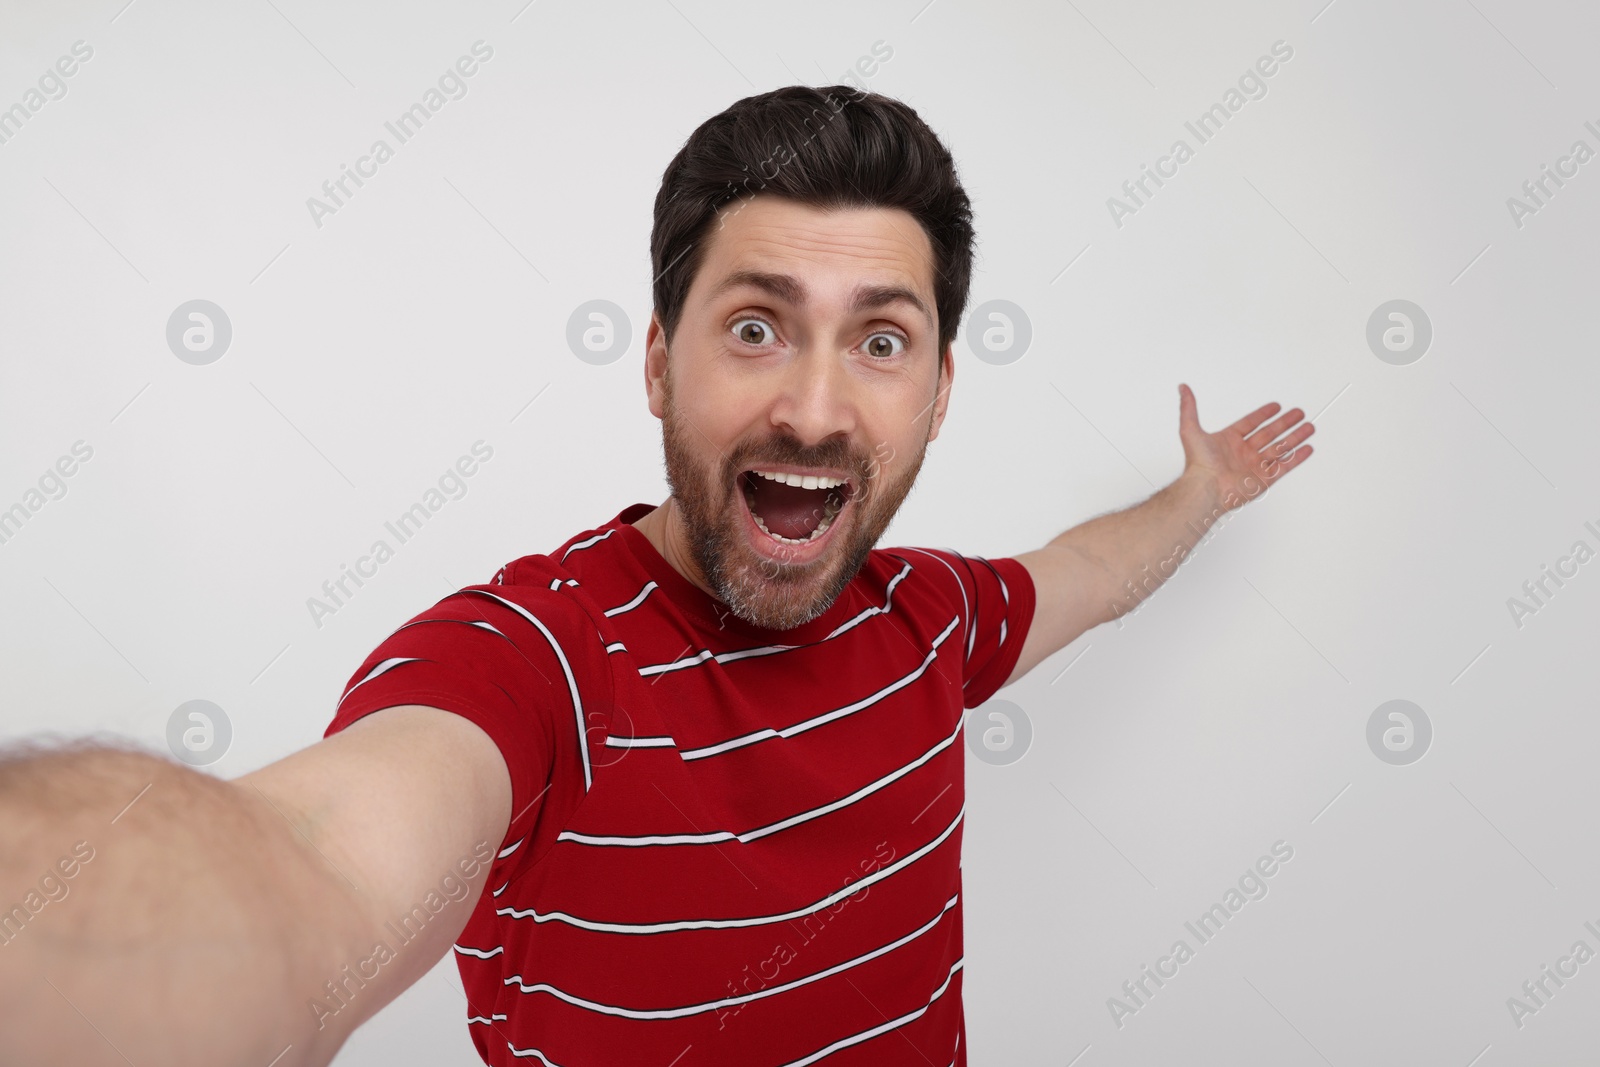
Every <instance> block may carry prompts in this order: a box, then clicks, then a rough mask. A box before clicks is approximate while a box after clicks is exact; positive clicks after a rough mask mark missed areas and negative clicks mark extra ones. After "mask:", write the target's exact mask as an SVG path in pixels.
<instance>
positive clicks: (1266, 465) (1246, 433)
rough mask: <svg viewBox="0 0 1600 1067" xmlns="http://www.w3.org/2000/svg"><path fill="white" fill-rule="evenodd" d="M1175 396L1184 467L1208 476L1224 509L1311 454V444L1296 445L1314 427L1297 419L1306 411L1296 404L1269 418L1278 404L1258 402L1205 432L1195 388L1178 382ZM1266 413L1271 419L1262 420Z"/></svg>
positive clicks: (1257, 492)
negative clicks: (1237, 417) (1238, 416)
mask: <svg viewBox="0 0 1600 1067" xmlns="http://www.w3.org/2000/svg"><path fill="white" fill-rule="evenodd" d="M1178 397H1179V401H1178V436H1179V438H1180V439H1181V440H1182V441H1183V455H1184V460H1185V464H1184V472H1183V473H1184V475H1185V476H1188V477H1191V478H1195V479H1202V480H1204V481H1205V482H1207V483H1208V484H1209V485H1210V486H1211V487H1212V489H1213V490H1214V491H1215V493H1216V497H1215V499H1216V500H1217V501H1218V503H1219V504H1220V505H1221V506H1222V507H1224V508H1225V509H1229V510H1231V509H1233V508H1237V507H1240V506H1242V505H1243V504H1245V503H1248V502H1249V501H1250V500H1253V499H1254V498H1256V497H1258V496H1260V495H1261V494H1262V493H1263V492H1265V491H1266V489H1267V488H1268V487H1269V486H1271V485H1272V484H1273V483H1274V482H1276V481H1277V480H1278V479H1279V478H1282V477H1283V476H1284V475H1285V474H1287V473H1289V472H1290V471H1292V470H1294V469H1295V468H1296V467H1298V466H1299V465H1300V464H1302V463H1304V462H1305V461H1306V460H1307V459H1308V458H1310V456H1311V451H1312V449H1311V446H1310V445H1306V446H1305V447H1304V448H1301V447H1300V444H1301V442H1303V441H1304V440H1305V439H1306V438H1308V437H1310V436H1311V435H1312V434H1313V433H1314V432H1316V427H1315V426H1313V425H1312V424H1311V423H1309V422H1302V420H1303V419H1304V418H1305V412H1303V411H1301V410H1300V409H1299V408H1294V409H1292V410H1290V411H1288V412H1286V413H1284V414H1283V415H1279V416H1278V417H1277V418H1275V419H1273V418H1272V416H1274V415H1277V414H1278V411H1279V410H1280V409H1281V408H1282V407H1283V405H1281V404H1278V403H1271V404H1263V405H1262V406H1261V407H1259V408H1256V410H1254V411H1252V412H1251V413H1250V414H1248V415H1246V416H1244V418H1242V419H1240V420H1239V421H1237V422H1235V423H1233V424H1232V425H1231V426H1225V427H1223V428H1222V429H1220V430H1218V431H1216V432H1215V433H1207V432H1206V431H1204V430H1202V429H1201V428H1200V417H1199V415H1198V413H1197V412H1196V410H1195V399H1194V390H1192V389H1190V388H1189V387H1188V386H1187V385H1181V384H1180V385H1179V386H1178ZM1268 419H1272V421H1271V422H1267V420H1268ZM1291 430H1292V431H1293V432H1289V431H1291ZM1285 433H1287V434H1288V435H1287V436H1284V434H1285Z"/></svg>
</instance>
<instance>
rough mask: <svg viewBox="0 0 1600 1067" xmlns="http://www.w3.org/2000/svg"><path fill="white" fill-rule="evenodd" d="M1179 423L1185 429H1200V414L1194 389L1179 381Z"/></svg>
mask: <svg viewBox="0 0 1600 1067" xmlns="http://www.w3.org/2000/svg"><path fill="white" fill-rule="evenodd" d="M1178 425H1179V427H1180V428H1181V429H1183V430H1189V429H1191V428H1192V429H1195V430H1198V429H1200V414H1199V412H1198V411H1197V410H1196V405H1195V399H1194V390H1193V389H1190V388H1189V386H1188V385H1186V384H1184V383H1182V382H1180V383H1178Z"/></svg>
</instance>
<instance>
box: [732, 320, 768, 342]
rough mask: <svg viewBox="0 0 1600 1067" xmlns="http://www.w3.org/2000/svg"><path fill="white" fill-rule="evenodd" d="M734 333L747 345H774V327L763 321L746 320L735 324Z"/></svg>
mask: <svg viewBox="0 0 1600 1067" xmlns="http://www.w3.org/2000/svg"><path fill="white" fill-rule="evenodd" d="M733 328H734V329H733V332H734V334H735V335H736V336H737V337H738V338H739V340H741V341H743V342H744V343H745V344H747V345H768V344H771V343H772V327H771V326H769V325H767V323H766V321H765V320H763V319H756V318H744V319H740V320H739V321H738V322H735V323H734V324H733Z"/></svg>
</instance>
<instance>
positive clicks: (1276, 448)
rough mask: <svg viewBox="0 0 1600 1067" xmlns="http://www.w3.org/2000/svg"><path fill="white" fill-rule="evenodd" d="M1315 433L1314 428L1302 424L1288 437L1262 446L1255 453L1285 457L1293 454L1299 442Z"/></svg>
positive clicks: (1310, 425)
mask: <svg viewBox="0 0 1600 1067" xmlns="http://www.w3.org/2000/svg"><path fill="white" fill-rule="evenodd" d="M1316 432H1317V428H1316V426H1314V425H1312V424H1311V423H1309V422H1307V423H1303V424H1301V425H1300V426H1299V427H1297V428H1296V429H1295V430H1294V431H1293V432H1292V433H1290V434H1289V436H1288V437H1284V438H1281V439H1279V440H1276V441H1272V442H1270V443H1268V444H1263V445H1262V446H1261V447H1260V448H1258V449H1256V451H1258V452H1263V453H1270V454H1271V455H1273V456H1283V455H1287V454H1288V453H1290V452H1293V451H1294V449H1295V446H1296V445H1298V444H1299V443H1300V442H1301V441H1304V440H1305V439H1306V438H1308V437H1310V436H1311V435H1312V434H1314V433H1316Z"/></svg>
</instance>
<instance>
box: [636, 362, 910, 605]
mask: <svg viewBox="0 0 1600 1067" xmlns="http://www.w3.org/2000/svg"><path fill="white" fill-rule="evenodd" d="M662 391H663V414H662V418H661V443H662V450H663V452H664V453H665V456H666V468H667V484H668V486H669V487H670V488H671V490H672V499H673V500H674V501H675V502H676V504H677V511H678V514H679V515H680V516H681V517H682V521H683V528H684V529H683V532H684V539H685V541H686V547H687V549H688V552H689V557H690V559H692V560H693V561H694V564H695V566H697V567H698V568H699V570H700V573H701V575H702V576H704V578H705V581H706V584H707V585H709V586H710V587H711V588H712V589H713V590H714V591H715V593H716V596H717V599H719V600H721V601H722V602H723V603H724V604H726V605H727V607H728V609H729V610H730V611H731V612H732V613H733V614H734V615H735V616H737V617H738V618H740V619H743V620H744V621H745V622H747V623H749V624H750V625H752V626H759V627H764V628H766V629H770V630H788V629H792V628H793V627H796V626H801V625H804V624H805V623H808V622H810V621H812V620H813V619H815V618H817V617H818V616H819V615H821V614H822V613H823V612H825V611H827V610H828V608H830V607H831V606H832V605H833V602H834V601H835V600H837V599H838V598H839V595H840V594H841V593H843V592H844V590H845V587H846V586H848V585H849V584H850V581H851V579H853V578H854V577H855V576H856V574H857V573H859V572H860V570H861V567H862V565H863V564H865V563H866V561H867V558H868V556H869V554H870V553H871V552H872V549H873V546H875V545H876V544H877V543H878V539H879V538H881V537H882V536H883V532H884V530H886V529H887V528H888V526H889V523H890V521H891V520H892V519H893V518H894V516H895V513H896V512H897V511H899V510H900V505H901V504H902V503H904V501H905V498H906V496H907V494H909V493H910V492H911V485H912V483H913V482H915V481H916V479H917V472H918V471H919V470H921V469H922V460H923V457H924V456H925V455H926V454H927V450H928V441H927V437H926V435H924V438H923V441H922V447H921V448H920V449H919V450H918V452H917V455H916V457H915V459H914V460H913V461H912V462H911V463H910V464H909V465H907V466H906V469H905V470H904V472H903V473H902V474H901V475H900V476H899V477H898V478H895V479H890V478H888V477H887V471H888V467H887V466H885V465H884V464H883V463H882V462H880V461H878V460H877V459H876V457H875V456H863V455H860V454H858V453H857V452H855V451H854V450H853V449H852V447H851V444H850V442H848V441H843V440H839V439H831V440H829V441H828V442H825V443H824V444H821V445H818V446H817V447H815V448H806V447H805V446H804V445H802V444H801V443H800V442H799V441H796V440H795V439H794V438H793V437H791V436H788V435H779V436H776V437H769V438H766V439H763V440H758V441H744V442H740V443H739V444H737V445H735V446H734V447H733V448H732V449H731V450H730V451H729V452H728V453H727V454H726V455H725V456H724V455H719V456H718V457H716V458H715V459H713V460H711V461H710V462H709V463H706V464H702V463H701V462H700V460H699V459H697V458H696V455H695V445H696V444H699V445H700V446H701V447H704V446H705V445H706V444H707V442H706V440H705V438H704V437H703V436H702V435H701V434H700V432H699V431H698V430H696V429H695V428H694V427H693V425H691V424H689V422H688V420H687V419H685V418H684V417H683V416H682V414H681V413H680V412H679V411H678V410H677V407H676V405H675V404H674V403H673V398H672V371H671V367H670V364H669V367H668V370H667V374H666V377H665V378H664V380H663V383H662ZM928 429H929V431H930V432H931V430H932V415H931V414H930V416H929V425H928ZM892 458H893V457H892V456H891V459H892ZM763 463H788V464H793V465H794V466H797V467H831V468H835V469H838V470H843V471H849V472H851V474H852V476H853V477H852V481H853V483H854V485H855V490H854V492H853V494H852V495H851V497H850V498H849V500H848V501H847V503H846V504H845V506H844V509H843V510H842V511H841V512H840V513H839V514H838V515H837V516H836V517H835V519H834V522H835V523H839V522H843V523H844V525H843V526H842V527H841V528H840V529H839V530H838V531H837V532H836V533H835V535H834V540H835V542H836V543H835V544H832V545H830V546H828V548H827V550H826V551H825V552H824V553H823V554H822V555H821V556H819V557H818V558H817V559H815V560H812V561H811V562H810V563H806V564H796V563H788V562H785V561H783V560H773V559H769V558H767V557H765V556H761V555H759V554H757V552H756V551H755V549H753V548H752V547H751V546H750V544H749V542H748V540H747V538H746V533H745V530H746V527H747V525H748V523H749V520H748V519H747V518H746V517H745V516H744V515H743V514H741V512H742V511H744V510H746V505H745V499H744V491H743V489H742V488H741V486H740V479H741V477H742V472H743V471H746V470H749V469H750V468H751V467H755V466H760V465H762V464H763ZM668 536H670V533H669V534H668ZM763 536H764V535H763Z"/></svg>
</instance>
